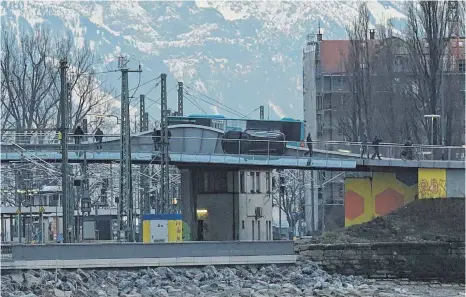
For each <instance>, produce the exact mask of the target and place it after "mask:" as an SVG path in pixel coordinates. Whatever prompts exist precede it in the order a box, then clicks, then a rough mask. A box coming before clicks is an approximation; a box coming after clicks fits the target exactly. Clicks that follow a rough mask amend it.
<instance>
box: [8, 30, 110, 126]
mask: <svg viewBox="0 0 466 297" xmlns="http://www.w3.org/2000/svg"><path fill="white" fill-rule="evenodd" d="M19 32H20V33H19V35H15V32H14V31H11V30H8V28H5V27H4V28H3V29H2V38H1V43H2V44H1V47H2V57H1V61H0V71H1V123H0V125H1V128H2V129H17V130H18V131H27V130H30V129H39V131H40V130H41V129H44V130H45V129H50V128H56V127H58V126H59V123H58V121H59V116H58V115H59V112H58V111H59V101H60V76H59V62H60V60H62V59H65V60H67V62H68V65H69V68H68V82H69V84H70V92H71V98H72V99H71V109H70V110H69V114H70V120H71V121H70V128H71V129H73V130H74V128H76V126H78V125H80V124H81V122H82V120H83V119H84V118H85V117H86V116H87V115H88V114H89V113H91V112H92V113H102V114H106V113H108V111H109V109H110V108H111V100H110V99H111V96H110V92H111V91H112V90H111V89H110V88H108V87H107V86H106V85H104V83H105V81H104V80H102V79H100V77H98V76H97V74H96V71H95V68H96V66H97V65H99V64H103V63H102V59H99V58H100V57H98V56H96V55H95V54H94V52H93V51H92V49H91V47H90V46H89V43H88V42H84V44H82V45H79V44H78V43H76V42H75V40H74V38H73V37H72V36H71V34H68V35H63V34H61V35H52V33H51V31H50V30H49V29H47V28H42V27H35V28H33V29H32V30H26V29H24V28H22V29H20V30H19ZM101 125H102V118H97V119H96V120H95V121H93V122H90V123H89V129H90V130H91V131H90V132H92V130H94V129H96V128H97V127H98V126H101Z"/></svg>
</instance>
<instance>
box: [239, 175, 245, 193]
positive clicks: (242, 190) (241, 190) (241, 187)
mask: <svg viewBox="0 0 466 297" xmlns="http://www.w3.org/2000/svg"><path fill="white" fill-rule="evenodd" d="M239 186H240V192H241V193H246V185H245V180H244V172H240V174H239Z"/></svg>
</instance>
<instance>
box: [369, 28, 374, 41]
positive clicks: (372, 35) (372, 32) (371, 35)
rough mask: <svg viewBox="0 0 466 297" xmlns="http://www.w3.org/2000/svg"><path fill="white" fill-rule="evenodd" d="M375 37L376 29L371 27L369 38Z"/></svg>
mask: <svg viewBox="0 0 466 297" xmlns="http://www.w3.org/2000/svg"><path fill="white" fill-rule="evenodd" d="M374 38H375V29H369V39H370V40H374Z"/></svg>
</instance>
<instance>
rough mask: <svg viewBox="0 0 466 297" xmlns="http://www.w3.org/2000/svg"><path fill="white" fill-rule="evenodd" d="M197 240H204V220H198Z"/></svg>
mask: <svg viewBox="0 0 466 297" xmlns="http://www.w3.org/2000/svg"><path fill="white" fill-rule="evenodd" d="M197 240H198V241H203V240H204V220H197Z"/></svg>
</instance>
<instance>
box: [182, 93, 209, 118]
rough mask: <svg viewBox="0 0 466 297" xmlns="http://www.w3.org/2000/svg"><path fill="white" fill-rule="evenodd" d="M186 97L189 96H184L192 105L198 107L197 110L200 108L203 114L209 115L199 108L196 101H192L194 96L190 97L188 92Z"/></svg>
mask: <svg viewBox="0 0 466 297" xmlns="http://www.w3.org/2000/svg"><path fill="white" fill-rule="evenodd" d="M185 95H188V96H184V98H186V99H188V101H189V102H191V104H192V105H194V106H195V107H197V108H198V109H199V110H200V111H201V112H203V113H204V114H207V113H206V112H205V110H204V109H202V108H201V107H200V106H199V104H197V103H196V102H195V101H194V100H192V99H191V98H190V96H192V95H190V94H189V93H187V92H186V94H185Z"/></svg>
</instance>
